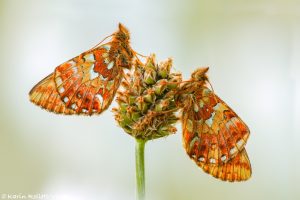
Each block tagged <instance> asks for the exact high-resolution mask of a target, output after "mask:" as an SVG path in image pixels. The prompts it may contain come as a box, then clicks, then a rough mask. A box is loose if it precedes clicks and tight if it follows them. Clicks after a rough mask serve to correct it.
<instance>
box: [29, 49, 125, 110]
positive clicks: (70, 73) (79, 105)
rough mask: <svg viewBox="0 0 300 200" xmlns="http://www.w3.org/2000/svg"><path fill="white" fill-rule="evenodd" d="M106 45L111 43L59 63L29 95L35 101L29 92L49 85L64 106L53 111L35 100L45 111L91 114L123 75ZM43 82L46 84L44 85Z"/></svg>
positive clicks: (104, 106)
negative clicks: (59, 109)
mask: <svg viewBox="0 0 300 200" xmlns="http://www.w3.org/2000/svg"><path fill="white" fill-rule="evenodd" d="M110 49H111V45H110V44H109V43H108V44H106V45H102V46H99V47H97V48H95V49H92V50H91V51H87V52H85V53H82V54H81V55H79V56H77V57H75V58H73V59H71V60H69V61H67V62H65V63H63V64H61V65H59V66H58V67H57V68H56V69H55V72H54V73H53V74H52V75H50V76H48V77H47V78H46V79H44V81H41V82H40V83H38V84H37V85H36V86H35V87H34V88H33V89H32V91H31V92H30V99H31V100H32V102H34V103H36V101H35V100H33V99H36V98H34V97H32V94H34V93H35V94H36V93H40V92H42V91H43V92H45V91H48V90H45V88H49V87H51V88H52V89H53V90H55V89H56V91H55V92H53V93H55V95H59V99H60V101H59V100H57V101H59V104H64V106H65V108H66V109H64V110H63V112H60V111H58V112H57V111H54V110H53V107H50V108H49V107H44V106H43V105H44V104H39V103H36V104H37V105H39V106H41V107H43V108H45V109H47V110H48V111H54V112H56V113H63V114H88V115H92V114H99V113H101V112H102V111H104V110H106V109H107V108H108V106H109V105H110V103H111V101H112V100H113V97H114V96H115V93H116V90H117V89H118V87H119V85H120V82H121V79H122V77H123V69H122V68H121V67H120V66H118V65H117V59H116V57H114V55H112V52H111V51H110ZM49 79H52V80H49ZM47 83H48V84H49V86H46V85H47ZM53 84H54V86H53ZM52 89H51V90H52ZM41 95H42V96H44V98H46V97H47V95H43V94H41ZM49 100H50V99H49ZM44 101H47V99H44ZM70 110H73V111H72V112H71V111H70Z"/></svg>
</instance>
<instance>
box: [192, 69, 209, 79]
mask: <svg viewBox="0 0 300 200" xmlns="http://www.w3.org/2000/svg"><path fill="white" fill-rule="evenodd" d="M208 69H209V68H208V67H203V68H199V69H196V70H195V71H194V72H193V73H192V80H193V81H207V80H208V76H207V75H206V72H207V71H208Z"/></svg>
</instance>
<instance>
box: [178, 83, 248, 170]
mask: <svg viewBox="0 0 300 200" xmlns="http://www.w3.org/2000/svg"><path fill="white" fill-rule="evenodd" d="M186 101H187V103H185V105H186V106H184V108H183V112H182V113H183V114H182V122H183V142H184V146H185V149H186V151H187V153H188V155H189V156H190V157H191V158H192V159H193V160H195V162H197V163H202V166H204V165H205V164H213V165H222V164H225V163H227V162H229V161H230V160H231V159H232V158H234V157H235V156H236V155H237V154H238V152H241V151H242V150H243V149H244V146H245V144H246V142H247V139H248V137H249V134H250V131H249V129H248V127H247V125H246V124H245V123H244V122H243V121H242V120H241V119H240V118H239V117H238V116H237V114H236V113H235V112H234V111H233V110H232V109H231V108H230V107H229V106H228V105H227V104H226V103H225V102H223V101H222V100H221V99H220V98H219V97H217V96H216V95H215V94H214V93H213V92H212V91H211V90H210V89H208V88H207V87H204V86H203V87H201V88H199V89H197V90H196V91H195V92H194V93H193V94H190V96H189V98H187V99H186ZM199 166H200V165H199Z"/></svg>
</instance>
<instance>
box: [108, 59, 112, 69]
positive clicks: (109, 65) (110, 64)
mask: <svg viewBox="0 0 300 200" xmlns="http://www.w3.org/2000/svg"><path fill="white" fill-rule="evenodd" d="M113 66H114V61H111V62H110V63H109V64H108V65H107V69H111V68H113Z"/></svg>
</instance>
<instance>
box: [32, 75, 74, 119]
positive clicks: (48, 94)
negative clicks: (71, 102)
mask: <svg viewBox="0 0 300 200" xmlns="http://www.w3.org/2000/svg"><path fill="white" fill-rule="evenodd" d="M29 95H30V101H32V102H33V103H35V104H36V105H38V106H40V107H42V108H44V109H46V110H49V111H52V112H55V113H65V114H75V111H74V110H72V109H69V108H67V107H66V106H65V104H64V103H63V102H62V101H61V99H60V95H59V94H58V93H57V89H56V85H55V82H54V74H53V73H52V74H50V75H49V76H47V77H46V78H44V79H43V80H41V81H40V82H39V83H38V84H37V85H36V86H35V87H33V88H32V90H31V91H30V93H29Z"/></svg>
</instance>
